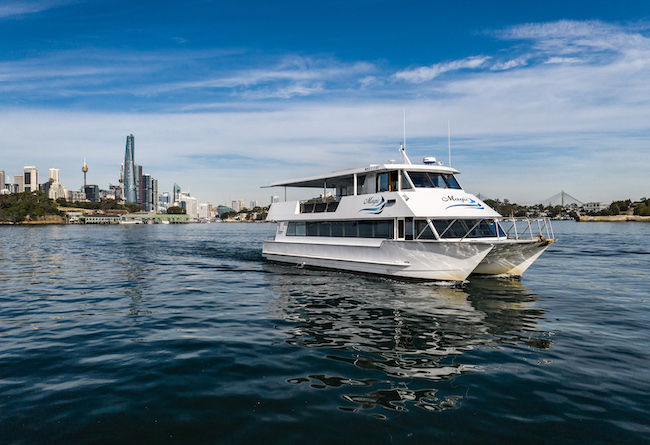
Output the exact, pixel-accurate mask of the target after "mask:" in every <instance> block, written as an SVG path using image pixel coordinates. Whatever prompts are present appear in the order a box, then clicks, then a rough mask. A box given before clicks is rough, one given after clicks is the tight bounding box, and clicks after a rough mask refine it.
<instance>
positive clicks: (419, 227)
mask: <svg viewBox="0 0 650 445" xmlns="http://www.w3.org/2000/svg"><path fill="white" fill-rule="evenodd" d="M415 236H416V239H436V236H435V235H434V234H433V231H432V230H431V227H430V226H429V224H428V223H427V221H426V220H425V219H416V220H415Z"/></svg>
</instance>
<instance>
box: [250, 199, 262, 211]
mask: <svg viewBox="0 0 650 445" xmlns="http://www.w3.org/2000/svg"><path fill="white" fill-rule="evenodd" d="M259 206H260V203H259V202H257V201H251V205H250V207H249V208H248V209H249V210H253V209H254V208H255V207H259Z"/></svg>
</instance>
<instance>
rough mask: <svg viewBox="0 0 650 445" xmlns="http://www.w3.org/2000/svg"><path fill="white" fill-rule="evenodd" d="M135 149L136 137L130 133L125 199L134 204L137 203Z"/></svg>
mask: <svg viewBox="0 0 650 445" xmlns="http://www.w3.org/2000/svg"><path fill="white" fill-rule="evenodd" d="M134 151H135V138H134V136H133V135H132V134H130V135H128V136H127V137H126V151H125V153H124V177H123V181H124V200H125V201H126V202H129V203H132V204H137V202H138V199H137V194H136V182H135V177H136V176H135V175H136V172H135V154H134Z"/></svg>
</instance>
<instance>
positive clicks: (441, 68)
mask: <svg viewBox="0 0 650 445" xmlns="http://www.w3.org/2000/svg"><path fill="white" fill-rule="evenodd" d="M489 59H490V57H485V56H475V57H468V58H466V59H462V60H454V61H452V62H446V63H436V64H433V65H431V66H422V67H419V68H413V69H408V70H403V71H399V72H397V73H395V74H394V76H393V77H394V78H395V79H397V80H404V81H406V82H410V83H422V82H428V81H430V80H433V79H435V78H436V77H438V76H439V75H441V74H443V73H447V72H449V71H457V70H460V69H476V68H480V67H482V66H483V65H484V64H485V63H486V62H487V61H488V60H489Z"/></svg>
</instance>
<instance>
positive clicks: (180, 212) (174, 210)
mask: <svg viewBox="0 0 650 445" xmlns="http://www.w3.org/2000/svg"><path fill="white" fill-rule="evenodd" d="M167 213H170V214H172V215H185V213H187V212H186V211H185V209H184V208H182V207H178V206H172V207H170V208H168V209H167Z"/></svg>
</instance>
